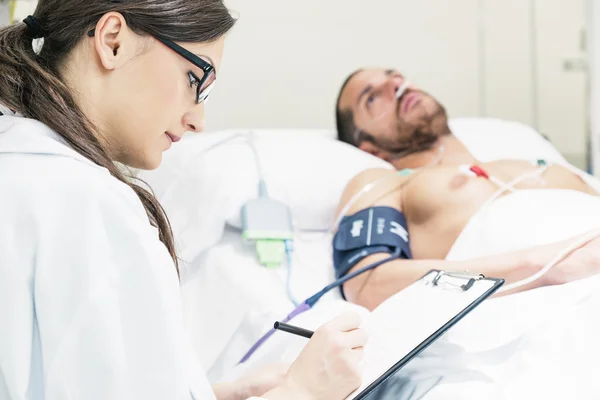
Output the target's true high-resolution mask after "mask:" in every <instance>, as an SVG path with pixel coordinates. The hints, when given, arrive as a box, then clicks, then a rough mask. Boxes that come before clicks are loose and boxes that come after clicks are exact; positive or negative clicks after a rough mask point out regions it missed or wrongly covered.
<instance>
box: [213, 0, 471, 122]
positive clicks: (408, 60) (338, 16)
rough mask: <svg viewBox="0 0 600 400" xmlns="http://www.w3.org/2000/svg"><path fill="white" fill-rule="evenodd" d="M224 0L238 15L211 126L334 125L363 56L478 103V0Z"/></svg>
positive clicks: (454, 104) (459, 102)
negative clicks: (345, 83) (344, 89)
mask: <svg viewBox="0 0 600 400" xmlns="http://www.w3.org/2000/svg"><path fill="white" fill-rule="evenodd" d="M226 3H227V4H228V6H229V7H230V8H231V9H232V10H233V11H236V12H238V13H239V14H240V19H239V21H238V25H236V27H235V28H234V30H233V31H232V33H231V34H230V37H229V38H228V41H227V46H226V50H225V57H224V61H223V68H222V70H221V71H219V78H218V79H219V83H218V86H217V87H216V88H215V93H214V96H213V97H212V98H211V101H210V102H209V104H208V105H207V127H208V128H209V129H219V128H225V127H254V128H256V127H292V128H332V127H333V126H334V125H333V124H334V122H333V121H334V103H335V99H336V96H337V93H338V89H339V87H340V84H341V82H342V80H343V79H344V78H345V77H346V75H347V74H348V73H349V72H351V71H352V70H354V69H355V68H358V67H364V66H390V67H398V68H400V69H401V70H402V71H404V72H405V73H406V74H407V75H408V76H409V77H410V79H411V80H413V81H415V82H417V83H419V84H422V86H424V87H425V88H426V89H427V90H428V91H430V92H432V93H434V94H435V95H436V96H437V97H438V98H439V99H440V100H441V101H442V102H443V103H444V104H446V106H447V107H448V109H449V112H451V113H452V114H454V115H474V114H477V113H478V103H479V102H478V96H479V76H478V67H477V66H478V59H477V46H478V36H477V29H478V25H477V3H478V0H452V1H448V0H424V1H407V0H369V1H368V2H367V1H365V0H303V1H289V0H252V1H248V0H228V1H226ZM407 11H410V12H407Z"/></svg>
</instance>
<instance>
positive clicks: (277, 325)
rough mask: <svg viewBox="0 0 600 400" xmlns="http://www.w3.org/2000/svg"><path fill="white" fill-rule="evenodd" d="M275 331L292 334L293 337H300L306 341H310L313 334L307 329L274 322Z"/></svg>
mask: <svg viewBox="0 0 600 400" xmlns="http://www.w3.org/2000/svg"><path fill="white" fill-rule="evenodd" d="M273 327H274V328H275V329H277V330H280V331H284V332H287V333H292V334H294V335H298V336H302V337H305V338H307V339H310V338H311V337H312V335H313V334H314V332H313V331H309V330H308V329H303V328H298V327H297V326H294V325H290V324H286V323H285V322H275V325H274V326H273Z"/></svg>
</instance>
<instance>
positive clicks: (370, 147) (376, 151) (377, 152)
mask: <svg viewBox="0 0 600 400" xmlns="http://www.w3.org/2000/svg"><path fill="white" fill-rule="evenodd" d="M358 148H359V149H361V150H362V151H366V152H367V153H369V154H372V155H374V156H375V157H379V158H381V159H383V160H385V161H388V160H386V152H384V151H381V149H380V148H379V147H377V146H376V145H374V144H373V143H371V142H368V141H363V142H362V143H361V144H360V145H359V146H358Z"/></svg>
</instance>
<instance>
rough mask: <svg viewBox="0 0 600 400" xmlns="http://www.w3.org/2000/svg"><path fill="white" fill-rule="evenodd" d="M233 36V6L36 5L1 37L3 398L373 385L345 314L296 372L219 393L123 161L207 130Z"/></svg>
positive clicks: (298, 391) (164, 233)
mask: <svg viewBox="0 0 600 400" xmlns="http://www.w3.org/2000/svg"><path fill="white" fill-rule="evenodd" d="M233 25H234V20H233V19H232V17H231V16H230V14H229V13H228V10H227V9H226V8H225V6H224V5H223V3H222V1H221V0H120V1H119V0H94V1H89V0H40V1H39V3H38V6H37V9H36V11H35V13H34V16H33V17H31V16H30V17H28V18H27V19H26V20H25V21H24V23H20V24H16V25H13V26H10V27H7V28H3V29H2V30H0V103H1V104H2V105H3V109H2V113H3V116H0V171H1V172H0V320H1V321H2V323H1V327H0V399H3V400H4V399H14V400H17V399H18V400H20V399H35V400H41V399H44V400H57V399H76V400H80V399H81V400H83V399H85V400H95V399H103V400H106V399H111V400H119V399H128V400H130V399H144V400H150V399H160V400H164V399H211V398H215V397H216V398H218V399H243V398H246V397H250V396H263V398H266V399H290V400H293V399H343V398H344V397H346V395H348V394H349V393H351V392H352V391H353V390H354V389H356V388H357V387H358V386H359V384H360V377H359V375H358V372H357V371H358V362H359V360H360V359H361V356H362V349H363V346H364V344H365V342H366V338H365V334H364V332H363V331H362V330H361V329H358V326H359V323H360V321H359V319H358V317H357V316H355V315H343V316H341V317H339V318H338V319H336V320H334V321H332V322H330V323H329V324H327V325H325V326H324V327H323V328H321V329H319V330H318V331H317V332H316V334H315V335H314V337H313V339H311V340H310V341H309V342H308V344H307V346H306V347H305V349H304V351H303V352H302V353H301V354H300V356H299V357H298V359H297V360H296V361H295V363H294V364H292V365H291V367H290V368H289V370H288V371H287V373H286V374H285V376H284V377H283V378H282V379H280V380H278V379H276V377H275V376H271V375H260V374H258V375H257V376H255V377H254V378H246V379H243V380H241V381H239V382H233V383H230V384H220V385H216V386H214V387H212V388H211V387H210V386H209V384H208V382H207V379H206V377H205V376H204V375H203V372H202V369H201V367H200V366H199V365H197V363H196V360H195V359H194V357H193V350H192V349H191V347H190V345H189V341H188V338H187V337H186V332H185V331H184V326H183V321H182V312H181V304H180V298H179V287H178V273H177V267H176V266H177V259H176V255H175V251H174V245H173V237H172V235H171V231H170V227H169V224H168V221H167V218H166V216H165V215H164V214H163V211H162V209H161V207H160V205H159V204H158V202H157V200H156V199H155V198H154V197H153V196H152V195H151V194H150V193H149V192H147V191H146V190H144V189H142V187H140V186H138V185H136V184H135V183H132V182H131V180H130V179H128V178H127V177H126V176H125V175H124V174H123V172H122V171H121V170H120V169H119V168H118V167H117V164H115V162H119V163H122V164H125V165H128V166H131V167H135V168H143V169H152V168H156V167H158V166H159V164H160V162H161V153H162V152H163V151H165V150H167V149H168V148H169V147H170V146H171V143H173V142H176V141H178V140H180V138H181V136H182V135H183V133H184V132H185V131H189V130H191V131H200V130H201V129H202V124H203V122H202V121H203V101H204V100H205V99H206V97H207V96H208V94H209V92H210V89H211V88H212V85H213V83H214V82H215V80H216V78H217V76H218V71H219V66H220V62H221V54H222V51H223V37H224V35H225V34H226V33H227V32H228V31H229V30H230V29H231V28H232V26H233ZM248 62H252V60H248ZM206 329H215V328H213V327H206Z"/></svg>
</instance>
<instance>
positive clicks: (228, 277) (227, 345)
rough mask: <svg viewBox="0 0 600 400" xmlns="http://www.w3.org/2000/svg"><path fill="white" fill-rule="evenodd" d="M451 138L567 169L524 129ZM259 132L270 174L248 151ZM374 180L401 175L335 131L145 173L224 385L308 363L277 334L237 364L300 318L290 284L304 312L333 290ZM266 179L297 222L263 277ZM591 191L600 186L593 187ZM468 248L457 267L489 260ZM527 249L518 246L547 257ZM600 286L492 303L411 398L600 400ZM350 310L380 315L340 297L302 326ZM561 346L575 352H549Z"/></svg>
mask: <svg viewBox="0 0 600 400" xmlns="http://www.w3.org/2000/svg"><path fill="white" fill-rule="evenodd" d="M451 128H452V130H453V132H454V133H455V135H456V136H458V137H459V139H461V140H462V141H463V142H464V143H465V145H466V146H467V147H468V148H469V149H470V150H471V152H472V153H473V154H474V155H475V156H476V157H477V158H478V159H479V160H481V161H483V162H486V161H492V160H495V159H527V160H531V159H537V158H544V159H546V160H549V161H553V162H556V163H563V164H565V163H566V161H565V159H564V158H563V157H562V156H561V155H560V153H559V152H558V151H557V150H556V149H555V148H554V147H553V146H552V145H551V144H550V143H549V142H548V141H547V140H546V139H544V138H542V137H541V136H540V135H539V134H538V133H537V132H535V131H534V130H532V129H531V128H529V127H527V126H524V125H522V124H519V123H515V122H507V121H501V120H495V119H457V120H453V121H451ZM250 132H252V135H253V138H254V150H255V151H256V153H257V154H258V156H259V157H258V158H259V164H257V163H256V158H255V154H254V152H253V151H252V149H251V148H250V146H248V143H247V135H248V134H250ZM367 168H391V166H390V165H388V164H387V163H385V162H383V161H381V160H379V159H376V158H374V157H372V156H370V155H368V154H366V153H363V152H361V151H359V150H357V149H355V148H352V147H351V146H348V145H346V144H344V143H340V142H338V141H336V140H335V139H334V134H333V133H332V132H330V131H312V130H254V131H249V130H248V131H246V130H231V131H223V132H215V133H208V134H203V135H192V136H190V137H186V138H185V139H184V140H183V141H182V142H180V143H178V144H177V145H175V146H174V147H173V149H171V150H170V151H168V152H167V153H165V157H164V162H163V165H162V166H161V168H159V170H157V171H152V172H150V173H143V174H140V177H141V178H142V179H144V180H145V181H146V182H147V183H148V184H149V185H150V186H151V187H152V188H153V190H154V191H155V193H156V194H157V196H158V198H159V199H160V201H161V202H162V204H163V206H164V207H165V209H166V211H167V213H168V215H169V216H170V219H171V223H172V225H173V229H174V234H175V237H176V242H177V247H178V250H179V254H180V256H181V258H182V273H181V276H182V290H183V298H184V304H185V315H186V321H187V324H188V328H189V330H190V334H191V336H192V341H193V343H194V346H195V349H196V351H197V354H198V356H199V357H200V359H201V362H202V363H203V365H204V367H205V368H206V371H207V373H208V374H209V377H210V378H211V379H212V380H213V381H217V380H221V379H227V378H231V377H235V376H237V375H239V374H241V373H243V372H244V371H245V370H246V369H247V368H251V367H253V366H257V365H260V364H264V363H270V362H291V361H292V360H293V359H294V357H295V356H296V354H297V353H298V352H299V351H300V350H301V348H302V346H303V344H304V343H305V341H304V339H302V338H297V337H293V336H292V335H275V336H274V337H273V338H271V340H270V341H269V342H267V343H266V344H265V346H264V347H263V348H261V349H260V350H259V351H258V352H257V353H256V354H254V355H253V357H252V358H251V359H250V361H248V362H247V363H245V364H243V365H237V362H238V361H239V359H240V357H241V356H242V355H243V354H244V353H245V351H246V350H248V348H249V347H250V346H251V345H252V344H253V343H254V342H255V341H256V340H257V339H258V338H259V337H260V336H261V335H262V334H263V333H264V332H265V331H266V330H268V328H270V327H271V326H272V324H273V322H274V321H275V320H277V319H280V318H282V316H285V315H287V314H288V313H289V311H290V310H291V309H292V308H293V304H292V302H291V301H290V299H289V298H288V296H287V294H286V287H285V282H286V277H287V275H286V274H288V273H291V274H292V275H291V276H292V278H291V283H292V284H291V289H292V293H293V294H294V296H295V297H296V298H298V299H305V298H306V297H308V296H309V295H311V294H313V293H315V292H316V291H318V290H319V289H321V288H322V287H323V286H325V285H326V284H327V283H329V282H331V281H332V280H333V269H332V261H331V250H330V243H331V234H330V233H329V229H330V228H331V225H332V223H333V221H334V218H335V210H336V207H337V204H338V200H339V198H340V195H341V192H342V190H343V188H344V186H345V185H346V183H347V182H348V181H349V180H350V179H351V178H352V177H353V176H354V175H356V174H357V173H358V172H360V171H361V170H364V169H367ZM259 171H260V174H259ZM259 175H262V176H263V177H264V179H265V180H266V182H267V185H268V187H269V195H270V196H272V197H274V198H276V199H278V200H280V201H282V202H285V203H286V204H288V205H289V206H290V209H291V211H292V215H293V217H294V227H295V233H294V247H295V252H294V256H293V262H292V268H291V271H288V269H287V268H285V267H284V266H283V267H280V268H275V269H270V268H265V267H263V266H261V265H259V263H258V262H257V260H256V253H255V251H254V248H253V247H252V246H251V245H249V244H248V243H245V242H244V240H242V238H241V235H240V230H239V228H240V216H239V211H240V208H241V206H242V205H243V204H244V203H245V202H247V201H248V200H250V199H252V198H254V197H255V196H256V195H257V189H256V181H257V180H258V177H259ZM586 179H588V180H589V181H590V183H592V184H594V185H595V186H596V187H598V184H597V182H596V181H595V180H594V179H593V178H591V177H589V176H588V177H586ZM557 201H560V199H558V200H557ZM508 208H510V206H508ZM538 208H539V207H538ZM583 208H585V207H583ZM505 209H506V207H505ZM490 212H491V214H494V213H500V214H501V213H502V212H503V211H502V210H499V211H494V212H492V211H490ZM582 212H583V211H582ZM531 214H534V213H531ZM530 218H535V217H534V216H531V217H530ZM504 219H505V220H506V218H504ZM538 219H539V218H538ZM592 220H593V218H592V219H590V221H591V222H590V223H591V224H595V223H596V221H592ZM536 221H537V220H536ZM534 222H535V221H534ZM597 222H598V224H600V221H597ZM533 225H535V224H533ZM566 225H568V224H565V226H566ZM540 226H541V225H540ZM598 226H600V225H598ZM479 228H480V229H483V228H481V226H480V227H479ZM585 228H586V227H575V228H573V229H585ZM490 229H491V228H490ZM543 230H548V229H544V228H543V227H541V228H539V229H538V230H537V231H535V232H534V233H536V234H535V235H532V236H535V237H536V238H537V239H536V240H538V241H540V242H544V241H552V240H555V239H557V237H549V236H547V235H546V236H544V235H543V234H541V233H540V232H541V231H543ZM521 231H523V232H526V231H527V230H526V229H521ZM553 232H559V234H562V235H563V236H565V237H569V236H568V235H570V234H572V233H577V232H570V231H569V229H568V228H565V229H558V230H556V229H555V230H553ZM487 233H488V234H489V235H488V236H489V239H488V242H485V243H484V242H479V243H478V248H479V251H480V252H481V251H483V250H482V249H486V248H487V249H489V251H490V252H492V253H493V252H495V251H498V252H499V251H505V250H506V249H500V248H498V246H497V243H498V242H499V240H498V235H495V234H494V232H492V231H490V232H487ZM530 233H531V232H530ZM523 235H525V233H523ZM463 236H464V235H463ZM470 236H471V237H469V235H466V237H462V238H459V240H462V243H463V245H462V246H457V247H456V249H453V250H454V252H451V255H450V257H451V258H453V259H461V258H469V257H474V256H480V255H485V254H476V255H471V254H469V253H468V252H467V251H466V250H465V249H467V248H470V246H469V243H472V241H473V240H475V239H473V238H474V237H480V236H481V235H478V232H472V234H471V235H470ZM516 237H517V238H518V237H519V236H518V235H516ZM522 237H525V236H522ZM477 240H481V239H477ZM515 240H518V241H519V243H518V244H517V247H519V246H520V247H527V246H531V245H533V244H538V243H529V242H528V241H527V240H525V239H523V240H521V239H515ZM514 245H515V243H511V244H510V246H514ZM494 246H495V247H494ZM599 284H600V282H598V279H596V278H590V279H586V280H582V281H578V282H574V283H572V284H568V285H563V286H561V287H550V288H543V289H539V290H536V291H531V292H525V293H522V294H518V295H512V296H508V297H505V298H499V299H494V300H490V301H488V302H487V303H486V304H485V305H482V306H481V307H480V309H479V310H477V311H476V312H473V313H472V316H469V317H468V318H466V319H465V320H464V321H463V322H461V324H459V325H457V326H456V327H455V328H453V329H452V330H451V331H450V332H449V333H448V334H446V335H445V336H444V337H443V338H442V339H440V341H439V342H438V343H436V344H435V345H433V346H432V347H430V348H429V349H428V350H427V351H425V352H424V353H423V354H422V355H421V356H419V358H417V359H416V360H415V361H414V362H411V364H409V365H408V366H407V367H406V371H405V374H406V378H407V381H406V382H407V383H406V384H405V386H406V388H405V390H404V391H403V393H404V394H405V397H402V398H411V399H412V398H420V397H422V396H423V395H425V394H427V396H426V397H425V398H427V399H437V398H440V399H453V398H457V399H471V398H473V399H475V398H477V399H481V398H486V399H495V398H498V399H505V398H506V399H507V398H510V399H520V398H523V399H530V398H561V397H568V398H580V399H587V398H590V399H591V398H597V393H600V385H599V383H598V380H597V379H595V378H594V377H595V376H597V375H598V373H600V365H599V364H598V362H597V361H596V360H597V359H599V357H598V356H600V345H599V344H596V340H595V338H596V337H597V336H598V334H600V318H594V315H593V314H594V313H592V311H593V310H594V309H596V310H597V308H595V306H596V305H600V298H599V297H600V296H595V295H593V293H594V289H595V288H598V287H599V286H598V285H599ZM346 310H356V311H358V312H360V313H364V314H366V313H368V311H367V310H366V309H363V308H361V307H359V306H357V305H353V304H350V303H347V302H345V301H343V300H342V299H341V296H340V294H339V292H337V291H334V292H331V293H329V294H328V295H327V296H326V297H325V298H324V299H323V300H322V301H321V302H319V303H318V304H317V306H316V307H315V308H314V309H313V310H310V311H309V312H307V313H306V314H303V315H301V316H299V317H298V318H297V320H295V323H297V324H298V325H302V326H305V327H307V328H312V329H315V328H316V327H318V326H319V325H320V324H322V323H323V322H325V321H327V320H329V319H331V318H332V317H333V316H335V315H337V314H338V313H340V312H342V311H346ZM399 313H401V311H399ZM596 314H597V312H596ZM490 315H493V316H494V318H493V321H492V322H490ZM559 344H560V345H562V346H563V348H564V350H550V349H555V348H556V346H557V345H559ZM590 354H595V356H593V357H592V356H590ZM559 378H560V379H559ZM399 398H401V397H399Z"/></svg>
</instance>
